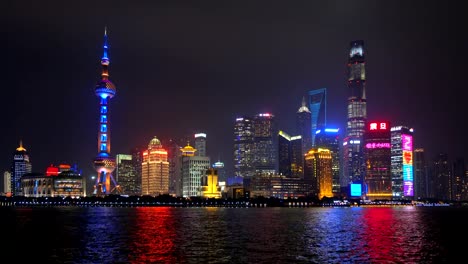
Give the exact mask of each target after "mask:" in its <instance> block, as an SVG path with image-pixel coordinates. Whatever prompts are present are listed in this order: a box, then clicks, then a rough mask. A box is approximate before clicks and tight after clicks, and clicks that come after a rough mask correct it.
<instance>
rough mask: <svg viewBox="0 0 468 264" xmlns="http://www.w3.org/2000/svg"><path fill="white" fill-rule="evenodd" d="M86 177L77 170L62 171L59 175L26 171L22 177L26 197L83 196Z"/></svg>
mask: <svg viewBox="0 0 468 264" xmlns="http://www.w3.org/2000/svg"><path fill="white" fill-rule="evenodd" d="M83 181H84V179H83V177H82V176H81V174H79V173H77V172H75V171H71V170H69V171H62V172H60V173H59V174H57V175H49V176H47V175H46V174H43V173H37V172H31V173H26V174H24V175H23V177H21V186H22V189H23V195H24V196H25V197H58V196H62V197H73V198H76V197H83V196H84V189H85V188H84V182H83Z"/></svg>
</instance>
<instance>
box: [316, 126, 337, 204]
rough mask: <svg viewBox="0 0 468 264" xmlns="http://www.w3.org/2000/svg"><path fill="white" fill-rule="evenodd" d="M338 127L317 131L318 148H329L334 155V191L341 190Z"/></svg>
mask: <svg viewBox="0 0 468 264" xmlns="http://www.w3.org/2000/svg"><path fill="white" fill-rule="evenodd" d="M339 131H340V130H339V129H338V128H322V129H319V130H317V131H316V132H315V145H316V146H317V148H324V149H329V150H330V154H331V156H332V174H333V193H336V194H337V195H338V193H339V192H340V191H341V190H340V186H341V184H340V137H339Z"/></svg>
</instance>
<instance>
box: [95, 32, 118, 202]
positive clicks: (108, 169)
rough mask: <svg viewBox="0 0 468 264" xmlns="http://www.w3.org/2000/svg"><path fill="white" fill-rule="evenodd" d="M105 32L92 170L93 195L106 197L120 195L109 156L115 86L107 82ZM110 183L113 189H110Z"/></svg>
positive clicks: (112, 162) (113, 163) (107, 63)
mask: <svg viewBox="0 0 468 264" xmlns="http://www.w3.org/2000/svg"><path fill="white" fill-rule="evenodd" d="M108 48H109V46H108V43H107V30H106V29H105V30H104V53H103V55H102V58H101V65H102V73H101V80H100V81H98V82H97V84H96V88H95V94H96V95H97V96H98V97H99V129H98V144H97V147H98V155H97V157H96V158H94V168H95V169H96V172H97V177H96V184H95V186H94V194H96V195H98V196H103V195H108V194H110V193H111V192H113V191H114V190H116V191H117V192H119V193H120V186H119V185H118V184H117V182H116V181H115V180H114V177H113V176H112V172H113V171H114V170H115V167H116V164H115V158H114V157H112V156H111V154H110V152H111V136H110V135H111V134H110V132H111V130H110V122H109V121H110V120H109V100H110V99H112V98H113V97H114V96H115V93H116V89H115V85H114V84H113V83H112V82H111V81H110V80H109V70H108V67H109V63H110V60H109V56H108ZM111 181H112V184H113V187H111Z"/></svg>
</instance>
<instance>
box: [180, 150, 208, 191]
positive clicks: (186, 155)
mask: <svg viewBox="0 0 468 264" xmlns="http://www.w3.org/2000/svg"><path fill="white" fill-rule="evenodd" d="M180 150H181V151H182V156H181V174H182V175H181V176H182V177H181V178H182V196H183V197H185V198H189V197H193V196H201V192H200V191H201V189H200V187H201V179H202V177H203V176H204V175H205V173H206V170H208V169H209V168H210V158H209V157H200V156H195V152H196V151H197V149H195V148H193V147H192V146H190V144H187V146H185V147H183V148H181V149H180Z"/></svg>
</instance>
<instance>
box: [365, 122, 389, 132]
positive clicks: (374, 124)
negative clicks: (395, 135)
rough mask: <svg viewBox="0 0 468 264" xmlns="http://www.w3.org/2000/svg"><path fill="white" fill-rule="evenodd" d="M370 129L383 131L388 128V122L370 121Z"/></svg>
mask: <svg viewBox="0 0 468 264" xmlns="http://www.w3.org/2000/svg"><path fill="white" fill-rule="evenodd" d="M369 130H370V131H382V130H384V131H385V130H388V122H372V123H369Z"/></svg>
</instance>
